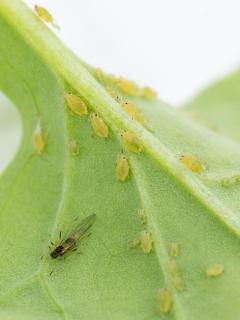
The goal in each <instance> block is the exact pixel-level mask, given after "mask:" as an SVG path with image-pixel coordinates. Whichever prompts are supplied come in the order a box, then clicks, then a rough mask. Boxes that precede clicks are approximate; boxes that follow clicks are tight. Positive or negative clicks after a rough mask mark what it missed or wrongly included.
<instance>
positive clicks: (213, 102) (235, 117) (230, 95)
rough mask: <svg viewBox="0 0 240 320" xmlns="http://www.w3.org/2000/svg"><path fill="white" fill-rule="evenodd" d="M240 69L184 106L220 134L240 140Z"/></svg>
mask: <svg viewBox="0 0 240 320" xmlns="http://www.w3.org/2000/svg"><path fill="white" fill-rule="evenodd" d="M239 84H240V71H239V70H237V71H235V72H234V73H232V74H230V75H229V76H228V77H226V78H224V79H222V80H220V81H218V82H216V83H214V84H213V85H211V86H210V87H209V88H207V89H206V90H204V91H203V92H202V93H200V94H199V95H198V96H197V97H196V98H194V99H193V100H192V101H190V102H189V103H187V104H186V105H185V106H183V108H184V109H185V110H186V111H187V112H190V114H191V115H192V117H193V118H195V120H196V121H197V122H199V123H201V124H203V125H205V126H207V127H209V128H210V129H213V130H215V131H216V132H218V133H219V134H222V135H225V136H226V137H229V138H231V139H233V140H235V141H237V142H238V141H239V140H240V131H239V117H240V108H239V105H240V92H239Z"/></svg>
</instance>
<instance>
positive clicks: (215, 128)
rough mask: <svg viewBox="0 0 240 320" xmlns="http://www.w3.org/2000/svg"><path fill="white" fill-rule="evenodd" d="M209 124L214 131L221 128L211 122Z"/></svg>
mask: <svg viewBox="0 0 240 320" xmlns="http://www.w3.org/2000/svg"><path fill="white" fill-rule="evenodd" d="M207 126H208V128H209V129H210V130H212V131H218V130H219V129H218V127H217V126H216V125H215V124H213V123H209V124H208V125H207Z"/></svg>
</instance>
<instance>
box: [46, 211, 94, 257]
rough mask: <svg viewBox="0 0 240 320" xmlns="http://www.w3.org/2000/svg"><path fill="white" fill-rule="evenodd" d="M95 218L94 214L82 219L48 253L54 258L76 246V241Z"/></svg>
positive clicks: (82, 235) (83, 234)
mask: <svg viewBox="0 0 240 320" xmlns="http://www.w3.org/2000/svg"><path fill="white" fill-rule="evenodd" d="M95 219H96V215H95V214H92V215H90V216H88V217H86V218H85V219H83V220H82V221H81V222H80V224H79V225H78V227H77V228H76V229H75V230H74V231H73V232H71V233H70V234H69V236H68V237H67V239H65V240H62V241H61V242H60V244H58V245H57V246H56V248H55V249H54V250H53V251H52V252H51V253H50V256H51V257H52V258H54V259H56V258H58V257H61V256H63V255H64V254H65V253H66V252H68V251H70V250H72V249H73V248H74V247H75V246H76V244H77V241H79V240H81V239H82V238H83V237H84V236H85V234H86V232H87V231H88V230H89V229H90V228H91V226H92V225H93V223H94V221H95Z"/></svg>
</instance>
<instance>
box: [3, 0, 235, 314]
mask: <svg viewBox="0 0 240 320" xmlns="http://www.w3.org/2000/svg"><path fill="white" fill-rule="evenodd" d="M0 16H1V19H0V30H1V33H0V40H1V41H0V43H1V45H0V66H1V74H0V87H1V89H2V90H3V91H4V93H5V94H6V95H7V96H8V97H9V98H10V99H11V100H12V101H13V102H14V104H15V105H16V107H17V108H18V110H19V112H20V114H21V116H22V122H23V128H24V131H23V138H22V142H21V147H20V149H19V151H18V154H17V156H16V157H15V159H14V161H13V162H12V163H11V164H10V166H9V167H8V168H7V170H6V171H5V172H4V174H3V175H2V176H1V180H0V212H1V214H0V228H1V233H0V241H1V243H2V246H1V248H0V253H1V257H2V259H1V262H0V268H1V269H0V270H1V274H0V289H1V290H0V316H1V318H3V319H7V320H8V319H11V320H14V319H17V320H21V319H24V320H26V319H27V320H28V319H83V320H85V319H86V320H90V319H99V320H101V319H108V318H109V319H114V320H118V319H119V320H120V319H121V320H122V319H124V320H125V319H126V320H128V319H129V320H132V319H134V320H136V319H139V320H144V319H159V318H160V319H161V318H162V319H195V320H202V319H204V320H206V319H220V320H221V319H224V320H225V319H237V317H238V314H239V311H240V306H239V303H238V299H237V298H236V297H238V295H239V293H240V278H239V276H238V275H239V272H240V263H239V262H240V261H239V260H240V255H239V234H240V217H239V205H238V199H239V192H240V189H239V183H238V180H236V181H235V182H234V183H232V184H231V183H230V184H229V185H226V181H230V182H231V181H232V180H231V179H232V176H233V175H234V177H237V176H238V175H239V164H240V163H239V161H240V160H239V159H240V150H239V145H238V144H237V143H234V142H231V141H229V140H227V139H225V138H223V137H220V136H219V135H218V134H215V133H214V132H210V131H209V130H206V129H205V128H203V127H200V126H198V125H196V124H195V123H193V122H192V121H191V120H189V119H188V118H187V117H185V116H184V115H183V114H182V113H181V112H180V111H176V110H174V109H172V108H171V107H170V106H168V105H166V104H164V103H163V102H161V101H160V100H157V99H154V98H151V99H146V98H144V97H139V95H141V93H142V92H145V95H146V90H145V91H144V90H143V91H142V89H139V88H138V87H135V86H134V85H130V84H128V83H127V82H125V81H124V80H123V79H120V80H117V79H113V78H112V77H109V76H105V75H104V74H103V73H101V72H100V75H101V76H102V80H101V79H100V80H101V81H100V82H99V81H97V80H96V79H95V78H94V76H93V75H95V76H96V75H97V74H98V75H99V73H98V72H97V70H95V69H93V68H91V67H90V66H88V65H86V64H85V63H83V62H81V61H80V60H79V59H78V58H76V57H75V56H74V55H73V54H72V53H71V52H69V51H68V49H66V48H65V47H64V45H63V44H61V43H60V42H59V40H58V39H56V38H55V36H54V35H53V34H52V33H51V32H50V31H49V30H48V29H47V28H46V27H45V26H44V25H43V24H42V22H41V21H39V18H38V17H36V16H35V15H33V13H31V12H30V11H29V9H27V8H26V7H25V6H24V5H23V4H22V3H21V2H20V1H18V0H12V1H11V2H10V1H7V0H1V2H0ZM97 78H99V77H97ZM119 81H120V83H121V89H124V88H126V87H125V85H126V86H127V87H128V89H129V88H130V89H131V93H132V94H133V95H134V94H135V95H137V97H129V96H126V95H125V96H124V95H123V94H121V93H120V92H118V91H117V93H118V94H119V96H118V94H117V97H116V100H117V101H116V100H114V99H113V98H112V97H111V95H110V94H109V86H110V89H111V90H112V89H113V90H115V89H116V86H117V85H119ZM69 91H71V92H72V93H74V94H77V95H78V96H80V97H81V99H82V100H83V101H84V102H85V103H86V104H87V107H88V109H89V111H90V114H91V112H96V113H97V114H98V116H99V117H100V118H101V119H102V121H104V123H105V124H106V125H107V126H108V130H109V132H108V135H105V136H106V137H105V138H101V137H99V136H97V135H96V134H95V133H94V131H93V130H92V128H91V124H90V118H89V116H82V117H80V116H78V115H77V114H74V113H73V112H71V110H69V108H67V107H66V105H65V101H64V95H65V94H66V93H67V92H69ZM114 92H115V91H114ZM147 92H148V91H147ZM126 100H127V102H128V103H132V104H134V105H136V108H137V109H139V110H141V112H142V115H143V117H144V119H146V122H145V121H144V122H143V123H142V122H141V119H142V118H141V117H140V118H138V121H135V120H134V119H132V118H131V117H129V116H128V114H127V112H125V111H124V109H123V108H122V107H121V104H122V101H124V102H126ZM132 117H133V116H132ZM101 123H102V122H101ZM150 126H151V127H152V128H150ZM149 129H150V130H151V131H149ZM36 130H37V131H36ZM124 130H126V131H127V132H129V133H131V134H132V135H133V136H134V137H135V138H136V139H134V143H135V147H136V146H137V145H138V144H139V143H140V146H141V148H140V149H142V148H143V152H139V153H133V152H128V151H127V150H126V147H125V146H124V145H123V144H122V138H121V133H123V132H124ZM36 132H37V134H39V136H40V137H41V138H42V142H43V143H42V144H40V143H39V141H40V140H37V141H38V144H37V145H36V139H35V145H34V143H33V137H34V135H35V134H36ZM130 136H131V135H128V137H130ZM136 141H137V142H136ZM130 143H132V141H130ZM40 145H41V148H40ZM73 146H74V148H73ZM76 146H79V150H78V151H79V152H76ZM140 149H139V148H137V150H138V151H139V150H140ZM122 152H124V154H126V156H127V158H128V160H129V165H130V176H129V177H128V178H127V179H126V180H124V181H122V182H120V181H118V180H117V179H116V177H115V169H116V168H115V165H116V160H117V158H118V156H119V154H121V153H122ZM180 155H185V159H188V161H187V162H185V164H187V165H189V161H190V160H192V161H193V162H194V160H193V159H197V160H198V161H199V163H201V164H202V167H205V168H206V169H205V170H200V171H202V172H199V173H194V172H192V171H191V170H189V168H187V167H185V166H184V165H183V164H182V163H181V161H180V159H179V158H180V157H179V156H180ZM187 155H189V156H188V158H187V157H186V156H187ZM191 156H192V157H191ZM193 156H194V157H195V158H193ZM140 208H142V209H144V212H145V214H146V219H147V224H141V219H140V217H139V216H138V211H139V209H140ZM141 212H142V211H141ZM92 213H95V214H96V216H97V218H96V222H95V224H94V225H93V227H92V229H91V236H90V237H89V238H88V239H85V241H83V242H81V243H79V244H78V249H79V250H80V251H81V254H80V255H78V254H76V252H75V253H74V252H72V253H69V254H68V255H67V256H66V259H56V260H54V259H52V258H51V257H50V255H49V249H48V245H49V243H50V241H53V242H55V243H57V242H58V241H59V232H60V231H61V233H62V234H63V235H64V236H65V237H66V235H67V234H68V232H69V231H72V230H73V229H72V228H73V225H74V221H75V218H76V217H77V219H80V220H81V219H82V218H83V217H86V216H88V215H90V214H92ZM143 220H145V218H144V219H143ZM144 230H146V231H148V232H142V231H144ZM149 232H150V233H149ZM140 235H142V237H143V236H144V241H145V246H143V243H142V247H143V248H144V249H145V251H150V250H149V248H148V249H147V247H149V246H148V244H149V242H148V240H150V239H151V236H152V239H153V241H154V248H153V250H152V252H151V253H149V254H146V253H144V252H143V250H142V248H141V246H140V247H136V248H132V249H131V248H129V246H128V242H129V241H131V240H134V239H137V240H138V239H139V237H140ZM147 239H148V240H147ZM142 242H143V239H142ZM172 248H175V249H174V250H173V249H172ZM176 248H178V249H177V250H176ZM150 249H151V246H150ZM169 250H170V251H169ZM178 251H179V255H177V256H176V253H174V254H172V255H173V256H171V254H170V252H178ZM216 270H218V271H216ZM219 270H222V271H223V272H222V273H221V272H219ZM51 273H52V274H51ZM207 273H208V274H209V275H211V276H207ZM216 273H219V274H218V275H217V276H216V277H213V275H215V274H216ZM160 289H162V290H161V301H159V290H160ZM160 302H161V303H160Z"/></svg>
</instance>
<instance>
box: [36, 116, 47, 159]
mask: <svg viewBox="0 0 240 320" xmlns="http://www.w3.org/2000/svg"><path fill="white" fill-rule="evenodd" d="M33 144H34V147H35V149H36V151H37V153H38V154H42V153H43V151H44V149H45V142H44V137H43V133H42V127H41V124H40V121H39V122H38V124H37V127H36V129H35V132H34V133H33Z"/></svg>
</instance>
